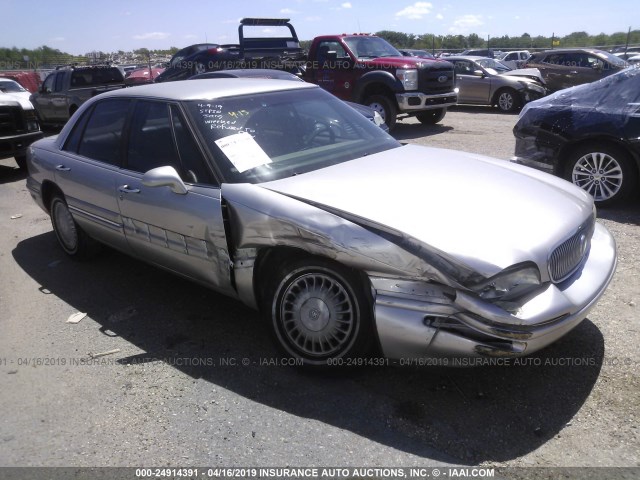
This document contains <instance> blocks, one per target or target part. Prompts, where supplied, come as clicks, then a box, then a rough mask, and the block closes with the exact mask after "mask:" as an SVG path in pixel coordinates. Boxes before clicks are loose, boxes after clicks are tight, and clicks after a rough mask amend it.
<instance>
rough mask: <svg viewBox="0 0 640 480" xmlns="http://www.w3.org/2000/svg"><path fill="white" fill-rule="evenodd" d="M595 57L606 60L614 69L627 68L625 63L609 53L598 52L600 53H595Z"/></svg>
mask: <svg viewBox="0 0 640 480" xmlns="http://www.w3.org/2000/svg"><path fill="white" fill-rule="evenodd" d="M596 55H598V56H599V57H600V58H604V59H605V60H608V61H609V63H611V65H615V66H616V67H626V66H627V62H625V61H624V60H623V59H621V58H620V57H616V56H615V55H612V54H611V53H609V52H602V51H600V52H597V53H596Z"/></svg>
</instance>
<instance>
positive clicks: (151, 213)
mask: <svg viewBox="0 0 640 480" xmlns="http://www.w3.org/2000/svg"><path fill="white" fill-rule="evenodd" d="M125 158H126V165H125V167H124V168H123V169H122V171H121V173H120V175H119V177H118V179H117V181H116V195H117V198H118V204H119V207H120V213H121V215H122V219H123V224H124V231H125V236H126V238H127V241H128V243H129V245H130V247H131V248H132V250H133V251H134V253H135V254H136V256H138V257H140V258H142V259H144V260H146V261H149V262H151V263H155V264H158V265H161V266H163V267H165V268H168V269H170V270H172V271H174V272H176V273H179V274H182V275H185V276H188V277H190V278H193V279H195V280H198V281H201V282H205V283H207V284H208V285H210V286H212V287H214V288H216V289H217V290H219V291H222V292H225V293H232V291H233V289H232V288H231V282H230V264H229V256H228V251H227V242H226V236H225V230H224V223H223V218H222V206H221V198H220V188H219V186H218V185H217V182H215V180H214V177H213V174H212V172H211V170H210V169H209V167H208V166H207V165H206V162H205V161H204V157H203V156H202V154H201V151H200V149H199V147H198V145H197V142H196V141H195V139H194V138H193V136H192V135H191V133H190V132H189V130H188V129H187V125H186V122H185V120H184V117H183V116H182V114H181V113H180V111H179V108H178V107H177V106H176V105H169V104H167V103H165V102H161V101H138V102H137V103H136V106H135V107H134V112H133V115H132V120H131V125H130V129H129V142H128V145H127V147H126V155H125ZM163 166H171V167H173V168H174V169H175V170H176V172H177V173H178V174H179V175H180V177H181V179H182V180H183V181H184V184H185V186H186V187H187V193H186V194H185V193H182V194H181V193H175V192H174V191H173V190H172V189H171V188H170V187H168V186H161V187H157V186H156V187H150V186H146V185H144V184H143V181H142V180H143V175H144V173H145V172H147V171H149V170H151V169H154V168H156V167H163Z"/></svg>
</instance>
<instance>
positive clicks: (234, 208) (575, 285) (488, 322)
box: [223, 184, 616, 360]
mask: <svg viewBox="0 0 640 480" xmlns="http://www.w3.org/2000/svg"><path fill="white" fill-rule="evenodd" d="M223 197H224V198H225V201H226V202H227V205H228V215H229V218H230V222H229V224H230V225H233V226H234V227H233V231H231V232H229V233H230V238H231V239H232V240H231V242H232V245H230V252H232V257H233V258H234V259H235V260H234V281H235V284H236V288H237V290H238V293H239V297H240V298H241V299H242V300H243V301H244V302H245V303H247V304H248V305H251V306H253V307H255V308H259V304H260V301H259V297H260V291H261V288H262V285H261V281H262V280H261V277H260V274H259V272H257V268H256V266H257V265H259V264H260V259H261V257H262V256H264V255H265V254H266V253H267V252H269V251H270V250H271V249H273V248H280V249H290V251H291V252H304V253H305V254H308V255H313V256H319V257H325V258H329V259H332V260H335V261H337V262H339V263H341V264H343V265H345V266H348V267H350V268H352V269H354V270H356V271H359V272H363V273H364V275H365V276H366V281H367V282H368V284H369V286H370V290H371V301H372V311H373V317H374V324H375V328H376V334H377V337H378V340H379V345H380V348H381V350H382V353H383V354H384V356H386V357H387V358H389V359H392V360H402V359H415V358H440V357H444V358H464V357H513V356H522V355H528V354H531V353H533V352H535V351H537V350H539V349H541V348H543V347H545V346H547V345H549V344H551V343H553V342H554V341H556V340H557V339H559V338H560V337H562V336H563V335H565V334H566V333H567V332H569V331H570V330H571V329H573V328H574V327H575V326H577V325H578V324H579V323H580V322H581V321H582V320H583V319H584V318H585V317H586V316H587V314H588V313H589V311H590V310H591V308H592V307H593V306H594V305H595V303H596V302H597V300H598V299H599V298H600V296H601V295H602V294H603V293H604V291H605V289H606V287H607V285H608V284H609V282H610V280H611V278H612V276H613V273H614V271H615V265H616V247H615V242H614V240H613V238H612V236H611V235H610V234H609V232H608V231H607V230H606V229H605V228H604V227H602V226H600V225H598V224H597V223H596V222H595V213H594V214H592V215H591V216H590V217H589V218H588V219H587V220H586V221H585V222H584V223H583V224H582V225H580V227H579V228H578V229H577V231H575V232H572V233H571V235H570V236H569V237H567V238H566V239H564V240H563V241H562V242H561V243H560V244H558V245H557V247H556V248H555V249H554V250H553V251H552V252H551V253H550V254H549V257H548V262H547V265H546V270H545V271H542V269H541V268H540V265H538V264H536V263H534V262H523V263H520V264H517V265H513V266H511V267H508V268H505V269H503V270H502V271H501V272H500V273H498V274H496V275H493V276H491V277H486V276H483V275H481V274H479V273H477V272H476V271H474V270H473V269H471V268H470V267H468V266H467V265H465V264H464V263H463V262H461V261H460V260H458V259H456V258H454V257H452V256H450V255H448V254H447V253H445V252H442V251H441V250H438V249H436V248H433V247H431V246H429V245H426V244H424V243H422V242H420V241H419V240H417V239H415V238H412V237H410V236H407V235H405V234H403V233H402V232H398V231H395V230H393V229H391V228H389V227H386V226H383V225H379V224H376V223H375V222H372V221H370V220H368V219H364V218H360V217H357V216H354V215H352V214H349V213H347V212H343V211H338V210H336V209H333V208H330V207H327V206H324V205H317V204H313V202H309V201H304V200H302V199H299V198H294V197H291V196H287V195H282V194H280V193H277V192H274V191H270V190H267V189H265V188H260V187H256V186H252V185H246V184H245V185H229V186H225V187H223ZM266 205H268V206H269V207H268V209H267V208H265V206H266Z"/></svg>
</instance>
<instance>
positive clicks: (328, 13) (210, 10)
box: [0, 0, 640, 54]
mask: <svg viewBox="0 0 640 480" xmlns="http://www.w3.org/2000/svg"><path fill="white" fill-rule="evenodd" d="M243 17H271V18H273V17H276V18H282V17H285V18H291V21H292V23H293V25H294V26H295V28H296V30H297V31H298V36H299V37H300V39H301V40H311V39H312V38H313V37H314V36H316V35H323V34H334V33H354V32H377V31H380V30H395V31H399V32H404V33H413V34H423V33H435V34H436V35H449V34H462V35H466V34H469V33H477V34H478V35H481V36H482V37H483V38H486V37H487V35H491V36H492V37H499V36H502V35H510V36H519V35H521V34H522V33H525V32H527V33H529V34H530V35H532V36H536V35H545V36H551V35H552V34H553V33H555V35H556V36H563V35H567V34H569V33H571V32H575V31H586V32H588V33H589V34H594V35H595V34H598V33H607V34H610V33H614V32H619V31H624V32H626V31H627V29H628V28H629V27H632V29H638V28H640V25H638V24H636V25H633V23H632V22H633V21H636V22H638V21H639V20H640V10H639V9H638V0H633V1H632V0H611V1H602V0H597V1H596V0H583V1H581V2H577V1H565V0H563V1H558V0H553V1H552V0H528V1H525V0H520V1H513V0H509V1H508V0H492V1H482V2H478V1H471V0H458V1H455V2H454V1H452V0H449V1H438V0H434V1H430V2H410V1H390V0H351V1H348V2H345V1H339V0H235V1H228V0H187V1H184V0H183V1H181V2H177V1H168V0H167V1H164V0H103V1H99V2H96V1H92V0H84V1H79V0H58V1H47V2H44V1H40V0H33V1H24V0H19V1H16V0H0V46H1V47H14V46H15V47H19V48H36V47H39V46H42V45H48V46H49V47H52V48H58V49H60V50H61V51H64V52H68V53H72V54H83V53H86V52H89V51H93V50H97V51H100V50H101V51H104V52H111V51H117V50H125V51H128V50H133V49H136V48H142V47H146V48H149V49H165V48H169V47H171V46H175V47H184V46H186V45H190V44H192V43H199V42H205V41H208V42H211V43H237V41H238V38H237V36H238V33H237V28H238V20H239V19H240V18H243Z"/></svg>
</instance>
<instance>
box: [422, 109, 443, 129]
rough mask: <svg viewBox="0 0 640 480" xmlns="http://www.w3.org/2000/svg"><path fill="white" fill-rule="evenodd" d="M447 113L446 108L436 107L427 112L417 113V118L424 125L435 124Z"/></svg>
mask: <svg viewBox="0 0 640 480" xmlns="http://www.w3.org/2000/svg"><path fill="white" fill-rule="evenodd" d="M446 113H447V109H446V108H436V109H434V110H427V111H425V112H422V113H419V114H417V115H416V118H417V119H418V120H419V121H420V123H422V124H423V125H435V124H436V123H438V122H439V121H440V120H442V119H443V118H444V115H445V114H446Z"/></svg>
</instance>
